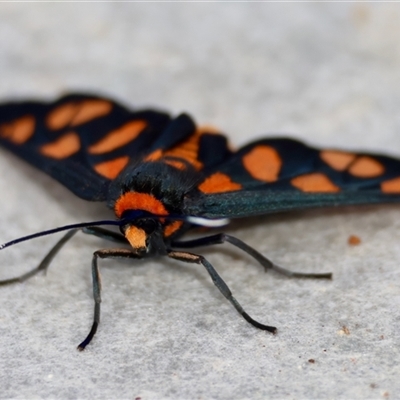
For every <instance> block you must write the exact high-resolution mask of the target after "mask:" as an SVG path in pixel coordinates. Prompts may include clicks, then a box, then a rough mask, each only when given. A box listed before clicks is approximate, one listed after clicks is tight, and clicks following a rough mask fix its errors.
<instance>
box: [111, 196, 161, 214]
mask: <svg viewBox="0 0 400 400" xmlns="http://www.w3.org/2000/svg"><path fill="white" fill-rule="evenodd" d="M127 210H143V211H148V212H149V213H151V214H154V215H168V214H169V213H168V211H167V209H166V208H165V206H164V204H163V203H162V202H161V201H160V200H157V199H156V198H155V197H154V196H153V195H151V194H148V193H138V192H126V193H124V194H123V195H121V196H120V197H119V198H118V200H117V201H116V202H115V206H114V212H115V215H116V216H117V217H118V218H121V216H122V214H123V212H124V211H127Z"/></svg>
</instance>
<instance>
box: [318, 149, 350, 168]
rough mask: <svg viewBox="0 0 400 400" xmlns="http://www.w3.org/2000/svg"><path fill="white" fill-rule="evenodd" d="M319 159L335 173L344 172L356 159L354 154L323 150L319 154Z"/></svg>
mask: <svg viewBox="0 0 400 400" xmlns="http://www.w3.org/2000/svg"><path fill="white" fill-rule="evenodd" d="M320 157H321V159H322V160H323V161H324V162H326V163H327V164H328V165H329V166H330V167H331V168H333V169H335V170H336V171H345V170H346V168H347V167H348V166H349V165H350V164H351V163H352V162H353V161H354V159H355V158H356V155H355V154H352V153H347V152H344V151H338V150H324V151H321V153H320Z"/></svg>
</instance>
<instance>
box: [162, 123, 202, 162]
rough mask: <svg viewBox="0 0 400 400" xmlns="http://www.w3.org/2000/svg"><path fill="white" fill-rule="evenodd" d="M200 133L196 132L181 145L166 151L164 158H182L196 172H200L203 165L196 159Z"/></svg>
mask: <svg viewBox="0 0 400 400" xmlns="http://www.w3.org/2000/svg"><path fill="white" fill-rule="evenodd" d="M201 135H202V132H201V131H199V130H197V131H196V132H195V133H194V134H193V135H191V136H190V137H189V138H188V139H186V140H185V141H184V142H182V143H181V144H179V145H177V146H175V147H173V148H172V149H170V150H167V151H166V152H165V153H164V157H168V156H170V157H174V158H182V159H183V160H185V161H187V162H188V163H190V164H191V165H193V167H194V168H195V169H196V170H200V169H201V168H202V166H203V164H202V163H201V162H200V161H199V160H198V159H197V156H198V151H199V141H200V137H201Z"/></svg>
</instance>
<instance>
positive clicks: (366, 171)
mask: <svg viewBox="0 0 400 400" xmlns="http://www.w3.org/2000/svg"><path fill="white" fill-rule="evenodd" d="M348 172H349V173H350V174H352V175H354V176H356V177H357V178H375V177H377V176H379V175H382V174H383V173H384V172H385V167H384V166H383V165H382V164H381V163H380V162H379V161H377V160H375V159H374V158H372V157H368V156H360V157H359V158H357V159H356V160H355V162H354V163H353V164H352V165H351V166H350V168H349V170H348Z"/></svg>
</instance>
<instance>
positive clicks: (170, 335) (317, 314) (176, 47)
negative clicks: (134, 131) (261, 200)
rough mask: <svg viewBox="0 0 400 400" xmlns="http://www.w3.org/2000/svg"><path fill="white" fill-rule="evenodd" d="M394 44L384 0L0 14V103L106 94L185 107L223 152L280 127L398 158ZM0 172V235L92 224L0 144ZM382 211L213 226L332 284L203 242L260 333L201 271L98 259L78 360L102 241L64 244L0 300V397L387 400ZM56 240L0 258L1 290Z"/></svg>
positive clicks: (397, 15)
mask: <svg viewBox="0 0 400 400" xmlns="http://www.w3.org/2000/svg"><path fill="white" fill-rule="evenodd" d="M399 37H400V6H399V5H398V4H378V3H376V4H360V3H353V4H350V3H347V4H337V3H336V4H315V3H313V4H294V3H285V4H284V3H282V4H277V3H271V4H269V3H263V4H260V3H186V4H184V3H117V2H115V3H112V2H110V3H63V4H61V3H58V4H57V3H2V4H0V76H1V79H0V97H1V99H2V100H3V99H4V100H5V99H10V98H14V99H15V98H26V97H37V98H42V99H53V98H55V97H57V96H58V95H59V94H61V93H63V92H66V91H90V92H95V93H104V94H108V95H111V96H113V97H115V98H117V99H120V100H121V101H123V102H125V103H126V104H129V105H131V106H132V107H145V106H146V107H147V106H157V107H158V108H161V109H165V110H169V111H171V112H172V113H174V114H177V113H179V112H181V111H187V112H189V113H191V114H192V115H193V116H194V117H195V118H196V120H197V121H198V122H199V123H210V124H213V125H217V126H219V127H221V129H222V130H223V131H224V132H226V133H227V134H229V136H230V137H231V140H232V142H233V143H234V144H235V145H240V144H244V143H245V142H247V141H248V140H250V139H254V138H256V137H260V136H265V135H268V134H274V135H275V134H276V133H282V134H285V135H288V134H290V135H291V136H293V137H297V138H300V139H301V140H304V141H306V142H308V143H313V144H315V145H319V146H329V147H337V148H347V149H365V150H369V151H376V152H385V153H389V154H394V155H398V156H400V134H399V132H400V113H399V110H400V40H399ZM0 163H1V179H0V221H1V238H0V241H1V242H3V241H7V240H10V239H12V238H15V237H18V236H21V235H24V234H27V233H31V232H36V231H40V230H43V229H47V228H51V227H55V226H60V225H63V224H68V223H73V222H78V221H84V220H92V219H94V218H103V217H104V216H105V215H109V214H108V211H107V210H105V208H104V207H103V206H102V205H101V204H90V203H85V202H83V201H81V200H79V199H77V198H76V197H74V196H73V195H72V194H70V193H69V192H68V191H67V190H66V189H65V188H63V187H61V186H60V185H59V184H57V183H55V182H54V181H52V180H51V179H50V178H48V177H47V176H45V175H43V174H42V173H40V172H38V171H36V170H34V169H33V168H31V167H30V166H28V165H26V164H25V163H24V162H22V161H20V160H18V159H16V158H15V157H14V156H12V155H10V154H8V153H7V152H6V151H5V150H2V149H0ZM399 217H400V209H399V207H396V206H380V207H363V208H346V209H343V210H318V211H309V212H301V213H293V214H286V215H276V216H272V217H263V218H257V219H252V220H248V221H243V222H235V223H234V224H233V225H232V226H231V227H229V228H228V232H229V233H230V234H232V235H236V236H238V237H240V238H241V239H243V240H245V241H246V242H247V243H249V244H250V245H252V246H254V247H255V248H257V249H258V250H260V251H261V252H262V253H264V254H266V255H267V256H268V257H269V258H271V259H273V260H274V261H275V262H277V263H279V264H281V265H283V266H286V267H288V268H291V269H293V270H299V271H332V272H333V273H334V280H333V281H332V282H321V281H315V280H309V281H305V280H290V279H287V278H284V277H281V276H278V275H277V274H275V273H269V274H264V273H263V271H262V268H260V267H259V266H258V265H257V263H256V262H255V261H253V260H251V259H250V258H249V257H248V256H246V255H245V254H242V253H240V252H239V251H236V250H234V249H232V248H229V246H228V245H226V246H217V247H216V248H214V249H203V250H202V251H201V253H202V254H204V255H205V256H207V257H208V259H209V260H210V261H211V262H212V263H213V264H214V265H215V266H216V268H217V269H218V271H219V272H220V273H221V275H222V276H223V277H224V279H225V280H226V282H227V283H229V285H230V286H231V288H232V290H233V292H234V294H235V295H236V297H237V298H238V299H239V301H240V302H241V303H242V304H243V306H244V307H245V308H246V310H247V311H248V312H249V313H250V314H251V315H252V316H253V317H254V318H257V319H258V320H260V321H262V322H265V323H268V324H271V325H276V326H277V327H278V328H279V333H278V334H277V335H276V336H272V335H268V334H267V333H265V332H261V331H258V330H256V329H254V328H253V327H251V326H249V325H248V324H247V323H246V322H245V321H243V320H242V319H241V318H240V317H239V316H238V315H237V313H236V311H235V310H233V309H232V307H231V306H230V304H228V303H227V302H226V300H225V299H224V298H223V297H222V296H221V295H220V293H219V292H218V291H217V290H216V289H215V288H214V286H213V284H212V283H211V282H210V280H209V277H208V276H207V274H206V272H205V271H204V270H202V268H200V267H197V266H187V265H185V264H179V263H177V262H173V261H168V260H162V259H156V260H150V261H148V262H145V263H140V265H139V264H138V266H137V267H136V266H134V267H132V265H136V264H132V263H129V262H117V261H104V262H103V263H102V274H103V285H104V293H103V312H102V321H101V326H100V329H99V332H98V335H97V336H96V338H95V339H94V341H93V343H92V344H91V345H90V346H89V347H88V348H87V350H86V351H85V352H84V353H79V352H78V351H76V349H75V347H76V345H77V344H78V343H79V342H80V341H81V340H82V339H83V338H84V337H85V335H86V334H87V331H88V329H89V327H90V324H91V318H92V298H91V277H90V260H91V254H92V252H93V251H94V250H95V249H98V248H102V247H107V246H109V244H108V243H106V242H104V241H102V240H100V239H96V238H93V237H86V236H83V235H81V236H79V237H78V236H77V237H76V238H74V239H73V240H72V241H71V243H70V244H69V245H68V246H66V247H65V249H63V251H62V252H61V253H60V255H59V256H58V257H57V258H56V259H55V261H54V262H53V264H52V266H51V268H50V270H49V271H48V273H47V276H46V277H43V276H38V277H35V278H33V279H32V280H30V281H28V282H26V283H24V284H21V285H14V286H12V287H4V288H0V304H1V307H0V388H1V389H0V398H46V399H47V398H62V399H69V398H71V399H75V398H82V399H89V398H90V399H95V398H98V399H117V398H118V399H135V398H141V399H142V400H151V399H248V398H251V399H265V398H269V399H281V398H285V399H303V398H307V399H310V398H318V399H331V398H335V399H365V398H373V399H377V398H378V399H379V398H383V399H385V398H398V397H399V396H400V394H399V393H400V383H399V379H398V377H399V376H400V368H399V361H400V350H399V348H400V288H399V281H400V269H399V263H400V245H399V243H400V229H399V228H400V222H399V221H400V218H399ZM352 234H353V235H358V236H359V237H360V238H361V241H362V242H361V244H360V245H359V246H356V247H351V246H349V245H348V243H347V239H348V237H349V235H352ZM55 240H56V238H55V237H54V238H53V237H47V238H42V239H40V240H36V241H32V242H28V243H25V244H23V245H20V246H16V247H14V248H12V249H11V248H10V249H8V250H5V251H3V252H1V253H0V279H4V278H6V277H11V276H15V275H17V274H18V273H21V272H22V271H26V270H28V269H29V267H32V266H34V265H36V263H37V262H38V261H39V260H40V259H41V257H42V255H43V254H44V253H45V252H46V250H47V249H49V248H50V247H51V245H52V243H54V241H55ZM310 360H314V362H310Z"/></svg>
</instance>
